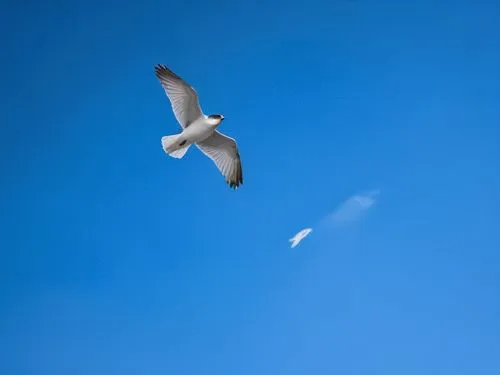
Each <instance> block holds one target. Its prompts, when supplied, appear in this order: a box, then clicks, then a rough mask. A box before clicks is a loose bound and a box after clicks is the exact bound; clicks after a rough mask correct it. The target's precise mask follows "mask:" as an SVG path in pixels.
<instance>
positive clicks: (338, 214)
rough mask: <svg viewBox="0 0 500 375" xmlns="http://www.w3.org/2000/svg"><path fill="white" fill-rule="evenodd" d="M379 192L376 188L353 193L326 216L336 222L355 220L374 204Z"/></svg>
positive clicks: (342, 222)
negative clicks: (365, 191)
mask: <svg viewBox="0 0 500 375" xmlns="http://www.w3.org/2000/svg"><path fill="white" fill-rule="evenodd" d="M379 194H380V192H379V191H378V190H372V191H370V192H368V193H365V194H357V195H353V196H352V197H350V198H348V199H347V200H346V201H344V202H343V203H342V204H341V205H340V206H338V207H337V209H336V210H335V211H334V212H333V213H332V214H330V215H329V216H328V218H329V219H331V220H333V221H334V222H335V223H337V224H344V223H348V222H352V221H355V220H357V219H359V218H360V217H361V216H362V215H363V214H364V213H365V211H367V210H368V209H369V208H370V207H372V206H373V205H374V204H375V202H376V198H377V196H378V195H379Z"/></svg>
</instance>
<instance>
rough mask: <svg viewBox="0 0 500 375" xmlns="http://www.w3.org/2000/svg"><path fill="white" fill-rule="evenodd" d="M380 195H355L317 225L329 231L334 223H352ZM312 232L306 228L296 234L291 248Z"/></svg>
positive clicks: (377, 192) (376, 193) (369, 193)
mask: <svg viewBox="0 0 500 375" xmlns="http://www.w3.org/2000/svg"><path fill="white" fill-rule="evenodd" d="M379 194H380V191H379V190H372V191H369V192H367V193H361V194H356V195H353V196H351V197H349V198H348V199H346V200H345V201H344V202H342V203H341V204H340V205H339V206H338V207H337V208H336V209H335V211H333V213H331V214H329V215H327V216H326V217H324V218H323V219H322V220H320V222H319V223H318V224H317V225H318V226H321V227H323V229H328V228H331V225H332V222H333V224H337V225H340V224H347V223H352V222H353V221H356V220H358V219H359V218H360V217H361V216H362V215H363V214H364V213H365V212H366V211H368V210H369V209H370V208H371V207H372V206H373V205H374V204H375V203H376V201H377V196H378V195H379ZM311 231H312V228H305V229H302V230H301V231H299V232H298V233H297V234H295V235H294V236H293V237H292V238H290V239H289V240H288V241H289V242H290V243H291V247H292V248H294V247H295V246H297V245H298V244H299V243H300V242H301V241H302V240H303V239H304V238H305V237H307V236H308V235H309V233H310V232H311Z"/></svg>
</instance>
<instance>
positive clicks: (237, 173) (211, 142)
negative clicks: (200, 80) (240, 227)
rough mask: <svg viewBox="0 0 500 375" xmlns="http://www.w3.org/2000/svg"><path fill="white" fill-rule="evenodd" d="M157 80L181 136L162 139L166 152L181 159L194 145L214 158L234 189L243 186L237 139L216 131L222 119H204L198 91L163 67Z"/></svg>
mask: <svg viewBox="0 0 500 375" xmlns="http://www.w3.org/2000/svg"><path fill="white" fill-rule="evenodd" d="M156 76H157V77H158V79H159V80H160V82H161V84H162V86H163V88H164V90H165V93H166V94H167V96H168V98H169V100H170V102H171V104H172V109H173V112H174V115H175V117H176V119H177V121H178V122H179V124H180V125H181V127H182V132H181V133H179V134H175V135H167V136H164V137H162V139H161V143H162V147H163V150H164V151H165V152H166V153H167V154H168V155H170V156H172V157H174V158H177V159H181V158H182V157H183V156H184V155H185V154H186V152H187V150H188V149H189V147H190V146H191V145H192V144H195V145H196V146H197V147H198V148H199V149H200V150H201V151H202V152H203V153H204V154H205V155H207V156H208V157H209V158H211V159H212V160H213V161H214V163H215V164H216V166H217V167H218V168H219V170H220V172H221V173H222V175H223V176H224V177H225V178H226V182H227V183H228V185H229V186H230V187H232V188H237V187H239V186H240V185H241V184H242V183H243V172H242V168H241V160H240V155H239V152H238V148H237V146H236V142H235V140H234V139H232V138H230V137H228V136H226V135H224V134H222V133H221V132H219V131H217V130H216V129H217V127H218V126H219V125H220V124H221V122H222V121H223V120H224V116H222V115H210V116H207V115H205V114H204V113H203V112H202V110H201V107H200V104H199V101H198V94H197V93H196V91H195V90H194V89H193V88H192V87H191V86H189V85H188V84H187V83H186V82H185V81H183V80H182V79H181V78H180V77H179V76H178V75H176V74H175V73H174V72H172V71H171V70H170V69H168V68H167V67H165V66H164V65H158V66H156Z"/></svg>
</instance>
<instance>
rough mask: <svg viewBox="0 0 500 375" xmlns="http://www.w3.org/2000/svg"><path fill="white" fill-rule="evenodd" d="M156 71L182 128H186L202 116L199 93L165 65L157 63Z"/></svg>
mask: <svg viewBox="0 0 500 375" xmlns="http://www.w3.org/2000/svg"><path fill="white" fill-rule="evenodd" d="M155 73H156V76H157V77H158V79H159V80H160V83H161V85H162V86H163V89H164V90H165V93H166V94H167V96H168V99H169V100H170V103H171V104H172V110H173V111H174V115H175V118H176V119H177V121H178V122H179V124H181V126H182V128H186V127H187V126H189V124H191V123H193V121H195V120H197V119H198V118H199V117H201V116H202V111H201V107H200V102H199V99H198V94H197V93H196V91H195V89H194V88H192V87H191V86H190V85H189V84H188V83H187V82H186V81H184V80H183V79H182V78H181V77H179V76H178V75H177V74H175V73H174V72H172V71H171V70H170V69H169V68H167V67H166V66H165V65H161V64H160V65H156V66H155Z"/></svg>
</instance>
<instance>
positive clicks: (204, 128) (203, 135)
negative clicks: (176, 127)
mask: <svg viewBox="0 0 500 375" xmlns="http://www.w3.org/2000/svg"><path fill="white" fill-rule="evenodd" d="M209 120H210V119H208V118H207V117H206V116H203V117H200V118H199V119H197V120H196V121H194V122H193V123H192V124H190V125H189V126H188V127H186V128H184V129H183V130H182V132H181V133H179V134H177V135H175V136H173V137H175V139H176V141H175V142H171V143H170V144H169V143H168V142H166V140H167V139H169V137H172V136H165V137H163V138H162V144H163V145H164V148H165V151H166V152H167V153H168V154H171V153H172V152H174V151H176V150H178V149H181V148H183V147H189V146H190V145H192V144H194V143H199V142H203V141H204V140H205V139H207V138H208V137H210V136H211V135H212V134H213V132H214V131H215V129H216V128H217V126H218V125H213V124H212V122H209ZM171 139H172V140H173V138H171ZM163 140H165V142H164V141H163ZM165 143H166V144H165Z"/></svg>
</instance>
